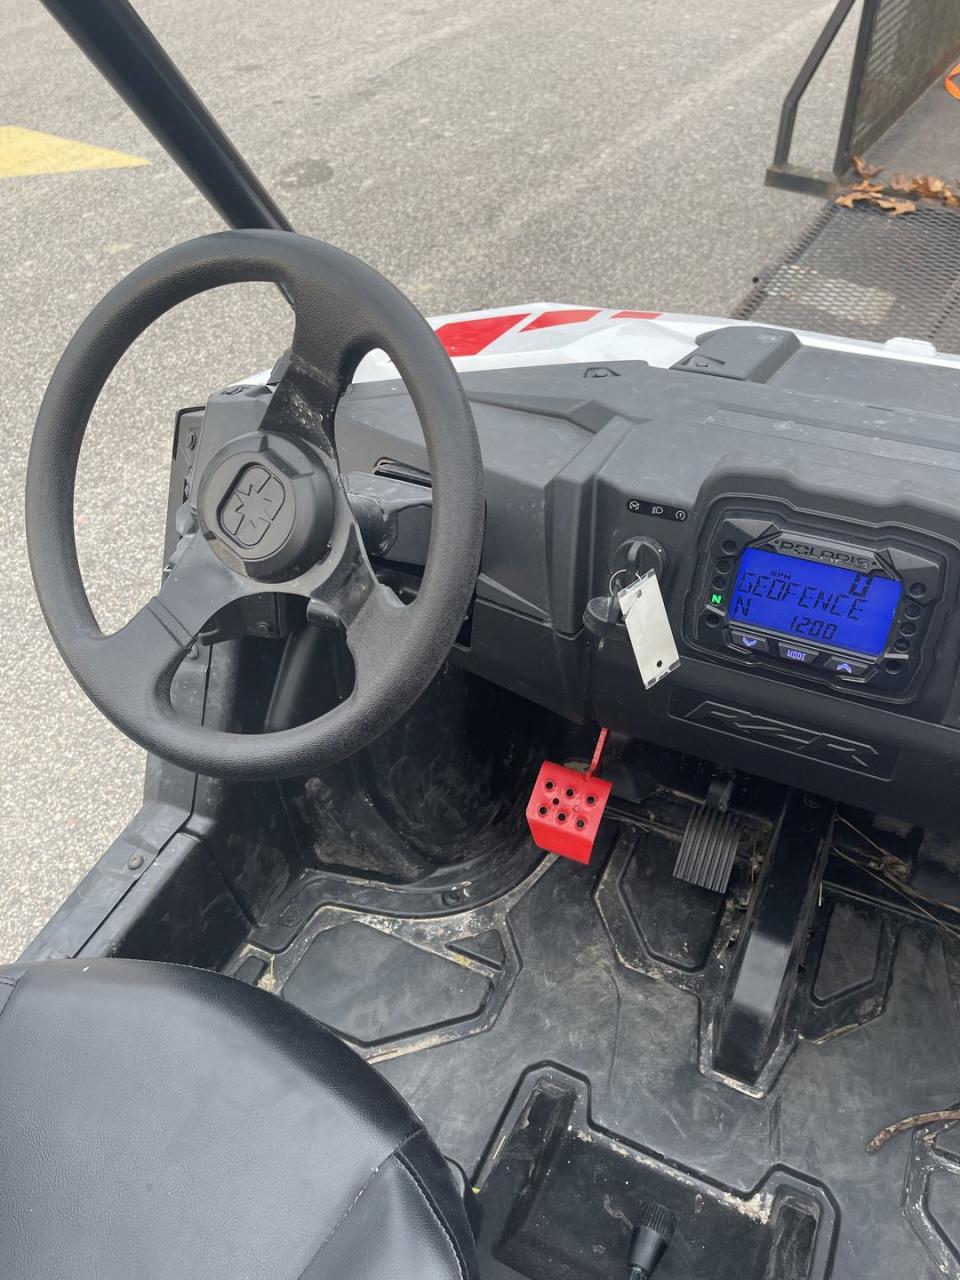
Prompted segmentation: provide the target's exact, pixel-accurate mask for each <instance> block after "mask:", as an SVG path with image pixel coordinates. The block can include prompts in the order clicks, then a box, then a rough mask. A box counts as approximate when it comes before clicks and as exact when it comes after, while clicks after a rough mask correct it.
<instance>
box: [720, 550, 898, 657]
mask: <svg viewBox="0 0 960 1280" xmlns="http://www.w3.org/2000/svg"><path fill="white" fill-rule="evenodd" d="M902 592H903V587H902V585H901V583H900V582H898V581H897V580H896V579H894V578H884V577H881V576H879V575H878V574H870V573H857V572H856V570H854V569H843V568H840V567H839V566H838V565H833V564H820V563H818V562H816V561H814V560H799V559H795V558H794V557H793V556H784V555H779V554H778V553H777V552H774V551H763V550H761V549H760V548H759V547H747V549H746V550H745V551H744V552H743V555H742V556H741V557H740V564H739V567H738V570H737V579H736V582H735V584H734V588H733V597H732V599H731V603H730V621H731V622H736V623H737V624H739V625H740V626H742V627H762V628H764V629H765V630H768V631H777V632H779V633H780V634H781V635H785V636H795V637H796V638H797V640H798V641H803V642H805V643H808V644H819V645H828V646H829V647H830V648H835V649H849V650H851V651H854V652H856V653H862V654H869V655H870V656H871V657H876V656H877V655H878V654H880V653H882V652H883V650H884V648H885V646H886V643H887V637H888V636H889V634H890V628H891V626H892V624H893V619H894V617H895V615H896V612H897V606H898V605H899V603H900V596H901V594H902Z"/></svg>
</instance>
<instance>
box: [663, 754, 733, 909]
mask: <svg viewBox="0 0 960 1280" xmlns="http://www.w3.org/2000/svg"><path fill="white" fill-rule="evenodd" d="M732 792H733V775H732V774H728V773H717V774H716V775H715V776H714V778H713V780H712V781H711V783H710V787H709V790H708V791H707V798H706V800H704V802H703V804H701V805H698V806H697V808H695V809H694V810H693V812H692V813H691V814H690V817H689V819H688V820H687V826H686V829H685V830H684V833H683V840H682V841H681V842H680V852H679V853H678V854H677V862H676V865H675V867H674V868H673V874H674V877H675V879H677V880H685V881H686V882H687V883H688V884H695V885H698V886H699V887H700V888H701V889H709V890H710V891H711V893H726V891H727V886H728V884H729V883H730V873H731V872H732V871H733V864H734V862H735V860H736V857H737V850H738V849H739V847H740V834H741V830H742V828H741V824H740V819H739V818H738V817H737V816H736V814H733V813H731V812H730V810H729V804H730V796H731V793H732Z"/></svg>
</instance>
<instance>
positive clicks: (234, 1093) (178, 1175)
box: [0, 960, 476, 1280]
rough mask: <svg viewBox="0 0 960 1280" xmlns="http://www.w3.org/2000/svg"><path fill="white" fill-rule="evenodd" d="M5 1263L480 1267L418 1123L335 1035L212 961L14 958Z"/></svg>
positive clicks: (8, 992) (427, 1277) (113, 1275)
mask: <svg viewBox="0 0 960 1280" xmlns="http://www.w3.org/2000/svg"><path fill="white" fill-rule="evenodd" d="M0 1276H2V1277H4V1280H7V1278H8V1277H9V1280H380V1278H381V1277H383V1278H384V1280H386V1277H391V1280H475V1276H476V1259H475V1250H474V1246H473V1241H472V1238H471V1235H470V1230H469V1226H468V1223H467V1216H466V1212H465V1209H464V1206H463V1203H462V1200H461V1199H460V1198H459V1195H458V1193H457V1191H456V1188H455V1186H454V1181H453V1178H452V1176H451V1174H450V1172H449V1170H448V1168H447V1166H446V1164H445V1162H444V1161H443V1159H442V1158H441V1156H440V1154H439V1153H438V1152H437V1150H436V1148H435V1147H434V1146H433V1144H432V1143H431V1141H430V1139H429V1138H428V1136H427V1134H426V1132H425V1131H424V1128H423V1125H422V1123H421V1122H420V1121H419V1120H418V1119H417V1117H416V1116H415V1115H414V1114H413V1113H412V1112H411V1111H410V1109H409V1108H408V1107H407V1106H406V1104H405V1103H404V1102H403V1101H402V1100H401V1099H400V1097H399V1096H398V1095H397V1094H396V1093H395V1092H394V1091H393V1089H392V1088H391V1087H390V1086H389V1085H388V1084H387V1083H386V1082H385V1081H384V1080H383V1079H382V1078H381V1077H380V1076H379V1075H378V1074H377V1073H376V1072H375V1071H374V1070H373V1068H371V1067H370V1066H368V1065H367V1064H366V1063H365V1062H363V1061H362V1060H361V1059H360V1058H358V1057H357V1055H356V1054H354V1053H353V1052H352V1051H351V1050H350V1049H348V1048H347V1047H346V1046H345V1045H343V1044H342V1043H341V1042H340V1041H339V1040H338V1039H337V1038H336V1037H335V1036H334V1035H332V1034H331V1033H330V1032H329V1031H327V1030H325V1029H324V1028H323V1027H321V1026H320V1025H319V1024H318V1023H316V1022H314V1021H313V1020H312V1019H311V1018H309V1017H308V1016H307V1015H306V1014H304V1013H302V1012H300V1011H299V1010H298V1009H295V1008H294V1007H292V1006H291V1005H288V1004H285V1003H284V1002H283V1001H281V1000H279V999H278V998H277V997H276V996H272V995H269V994H268V993H266V992H264V991H259V990H255V989H252V988H250V987H247V986H245V985H244V984H243V983H241V982H238V981H235V980H233V979H230V978H224V977H221V976H220V975H219V974H213V973H207V972H203V971H201V970H196V969H187V968H181V967H179V966H175V965H165V964H152V963H146V962H141V961H135V960H91V961H82V960H63V961H48V962H45V963H41V964H33V965H12V966H7V967H0Z"/></svg>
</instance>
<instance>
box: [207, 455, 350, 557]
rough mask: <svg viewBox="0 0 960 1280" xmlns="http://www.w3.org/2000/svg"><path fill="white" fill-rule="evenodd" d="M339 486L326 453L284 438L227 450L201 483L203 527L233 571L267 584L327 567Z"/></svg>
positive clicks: (210, 467)
mask: <svg viewBox="0 0 960 1280" xmlns="http://www.w3.org/2000/svg"><path fill="white" fill-rule="evenodd" d="M335 511H336V498H335V493H334V482H333V480H332V478H331V476H330V473H329V471H328V470H327V467H326V465H325V463H324V461H323V459H322V458H321V456H320V454H319V453H318V452H315V451H314V450H312V449H311V448H310V446H309V445H308V444H306V443H304V442H303V441H301V440H299V439H294V438H293V437H290V436H285V435H283V434H281V433H279V432H260V431H255V432H251V433H250V434H248V435H244V436H240V437H238V438H237V439H236V440H232V441H231V442H230V443H229V444H227V445H225V446H224V447H223V448H222V449H221V450H220V451H219V452H218V453H216V454H215V455H214V457H213V458H212V459H211V460H210V462H209V463H208V464H207V466H206V468H205V470H204V472H203V475H202V477H201V480H200V488H199V493H198V498H197V514H198V516H199V519H200V527H201V529H202V531H203V534H204V537H206V538H207V539H208V540H209V542H210V544H211V546H212V547H213V549H214V551H215V552H216V553H217V555H218V556H219V557H220V558H221V560H223V561H224V562H225V563H226V564H228V565H230V567H231V568H233V569H239V570H240V571H241V572H243V573H245V574H247V576H248V577H251V578H256V579H257V580H258V581H262V582H277V581H281V580H283V579H289V578H294V577H297V576H298V575H299V574H302V573H304V572H305V571H306V570H307V569H309V568H310V567H311V565H313V564H316V562H317V561H318V560H322V559H323V557H324V556H325V555H326V553H327V551H328V550H329V546H330V538H331V535H332V533H333V526H334V515H335Z"/></svg>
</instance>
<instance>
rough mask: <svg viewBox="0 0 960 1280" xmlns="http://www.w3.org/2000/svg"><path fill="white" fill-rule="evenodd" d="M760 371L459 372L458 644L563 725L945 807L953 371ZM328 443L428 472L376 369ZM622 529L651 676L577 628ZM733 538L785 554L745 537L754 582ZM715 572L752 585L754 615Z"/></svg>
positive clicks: (953, 758)
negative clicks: (658, 634)
mask: <svg viewBox="0 0 960 1280" xmlns="http://www.w3.org/2000/svg"><path fill="white" fill-rule="evenodd" d="M723 332H724V334H725V335H733V346H734V348H735V347H736V343H737V342H739V341H741V340H742V341H743V342H749V334H750V330H749V329H747V328H744V329H737V330H733V329H727V330H724V331H723ZM740 335H743V336H742V339H741V337H740ZM725 341H726V345H727V347H730V341H729V340H728V339H727V338H726V337H725ZM773 364H774V365H775V367H773V368H770V367H769V366H770V362H769V361H768V363H767V366H766V367H764V368H763V370H762V377H763V378H764V379H765V380H764V381H757V380H755V379H756V377H757V376H758V375H757V373H756V371H754V373H753V374H752V375H751V373H750V369H749V360H748V361H746V367H747V371H746V374H745V375H742V374H741V375H737V376H729V375H728V376H720V377H711V376H703V374H702V371H701V372H700V373H699V374H697V375H694V374H693V373H692V372H691V371H690V370H689V369H679V368H678V369H673V370H661V369H653V368H650V367H648V366H647V365H645V364H644V363H642V362H639V361H638V362H630V363H618V364H613V365H609V366H596V365H592V366H583V365H576V366H574V365H559V366H556V365H555V366H549V367H542V368H518V369H507V370H497V371H489V372H484V373H476V374H467V375H465V377H464V385H465V387H466V389H467V393H468V395H469V397H470V399H471V401H472V403H473V408H474V414H475V417H476V420H477V426H478V429H479V432H480V437H481V444H482V447H483V451H484V462H485V469H486V477H487V479H486V484H487V506H488V517H487V532H486V540H485V545H484V553H483V563H482V572H481V577H480V580H479V583H478V587H477V596H476V600H475V605H474V611H473V617H472V623H471V629H470V640H469V644H468V645H464V646H462V647H461V648H460V649H459V651H458V655H457V660H458V661H460V662H461V663H463V664H464V665H465V666H468V667H469V668H471V669H472V670H474V671H477V672H478V673H480V674H482V675H485V676H487V677H488V678H490V679H492V680H495V681H497V682H499V683H501V684H504V685H506V686H508V687H510V688H511V689H514V690H515V691H517V692H519V693H521V694H523V695H524V696H527V697H529V698H531V699H533V700H535V701H537V702H540V703H542V704H544V705H546V706H550V707H552V708H554V709H555V710H557V711H558V712H560V713H562V714H564V715H567V716H569V717H571V718H575V719H581V720H588V719H596V720H598V721H599V722H600V723H603V724H607V725H609V726H610V727H612V728H615V729H618V730H621V731H624V732H628V733H630V734H633V735H635V736H637V737H639V738H644V739H647V740H650V741H654V742H657V743H660V744H663V745H666V746H670V747H674V748H677V749H679V750H683V751H687V752H692V753H695V754H697V755H700V756H703V757H705V758H708V759H713V760H716V761H718V762H722V763H725V764H727V765H729V766H731V767H735V768H740V769H744V770H750V771H752V772H756V773H759V774H762V775H764V776H767V777H771V778H773V779H776V780H779V781H783V782H787V783H792V784H797V785H801V786H804V787H806V788H808V789H810V790H813V791H819V792H821V793H823V794H826V795H830V796H834V797H836V798H839V799H843V800H847V801H850V802H852V803H855V804H859V805H862V806H864V807H866V808H870V809H874V810H879V811H882V812H886V813H890V814H893V815H895V816H900V817H903V818H907V819H910V820H913V821H917V822H923V823H934V824H936V825H941V826H943V825H947V826H949V825H951V824H952V823H953V821H954V817H953V814H954V809H955V805H954V791H955V788H956V787H957V785H958V783H960V692H958V690H957V674H958V659H960V610H958V609H957V602H958V590H960V423H958V421H957V419H956V418H954V417H953V416H952V413H951V408H952V406H953V405H960V371H957V370H954V369H950V368H944V367H939V366H932V365H924V364H921V363H911V362H908V361H903V360H897V359H896V358H894V357H893V356H891V357H889V358H887V357H883V356H876V357H875V356H866V355H853V354H850V355H845V354H844V353H842V352H837V351H821V350H817V349H813V348H809V347H800V346H797V345H796V344H792V345H791V346H789V347H788V348H786V349H785V350H784V352H783V354H782V357H781V358H780V363H779V365H777V364H776V362H773ZM338 441H339V446H340V450H341V456H342V460H343V463H344V469H345V470H348V471H350V470H357V471H373V470H375V468H376V467H377V464H378V463H380V464H383V463H384V460H390V461H391V462H393V463H398V464H401V465H403V466H406V467H413V468H419V469H426V467H427V460H426V455H425V450H424V447H423V442H422V438H421V436H420V433H419V429H418V426H417V424H416V419H415V416H414V414H413V412H412V408H411V406H410V403H409V401H408V399H407V397H406V395H405V393H404V392H403V389H402V386H401V385H400V384H399V383H397V382H388V383H370V384H365V385H364V384H361V385H359V386H357V387H355V388H353V389H352V390H351V391H350V393H349V394H348V396H347V397H346V399H345V400H344V402H343V404H342V406H341V409H340V414H339V419H338ZM638 538H644V539H647V540H648V542H653V543H656V544H657V546H658V547H659V548H660V552H661V559H662V563H663V566H664V567H663V571H662V573H661V574H660V577H661V584H662V587H663V593H664V598H665V601H666V604H667V608H668V612H669V615H670V619H671V622H672V625H673V629H674V633H675V635H676V637H677V642H678V647H679V650H680V654H681V659H682V662H681V666H680V668H679V669H678V670H677V671H676V672H675V673H674V674H672V675H671V676H670V677H669V679H667V680H664V681H663V682H662V683H661V684H660V685H658V686H657V687H655V688H654V689H652V690H651V691H650V692H645V691H644V689H643V686H642V684H641V682H640V680H639V677H638V674H637V670H636V666H635V664H634V660H633V657H632V653H631V650H630V647H629V644H628V642H627V639H626V634H625V629H624V628H623V627H620V628H619V630H618V632H617V633H616V634H614V635H613V637H612V638H611V639H610V640H609V641H608V642H607V643H605V644H604V645H603V646H602V647H600V646H598V644H597V642H596V638H595V637H594V636H593V635H591V634H590V633H589V632H587V631H586V630H585V629H584V627H583V622H582V618H583V612H584V609H585V607H586V605H587V602H588V600H589V599H591V598H592V597H596V596H603V595H606V594H608V593H609V591H610V583H611V576H612V575H613V574H614V573H615V571H616V570H617V568H618V567H619V566H621V565H622V563H623V561H622V550H623V547H624V544H628V543H631V542H632V541H633V540H634V539H638ZM748 548H753V549H755V550H757V551H759V552H762V553H763V555H764V556H769V555H774V556H776V557H784V558H789V559H790V563H789V564H787V563H786V562H785V560H784V559H778V560H777V561H776V563H774V561H772V560H765V559H763V557H762V556H757V557H755V558H754V561H753V563H754V565H755V566H759V567H760V569H761V570H764V571H766V569H768V568H769V567H770V566H773V576H772V578H771V577H770V576H769V574H768V575H767V577H766V578H763V575H762V574H761V573H759V572H754V573H753V576H752V577H750V576H749V575H748V576H743V577H740V575H739V570H740V568H741V567H742V565H741V558H742V557H743V555H744V552H745V550H746V549H748ZM618 549H619V552H620V553H621V559H618ZM825 566H826V567H834V568H837V569H845V570H847V571H848V572H846V573H845V574H839V575H838V574H831V573H828V572H826V571H825ZM738 581H739V582H740V585H741V586H743V585H744V584H746V585H747V586H749V587H750V588H751V589H756V590H759V592H760V596H763V593H764V592H765V593H766V596H765V597H764V598H763V599H761V600H760V605H761V606H762V611H763V623H762V625H759V626H757V625H755V624H752V623H751V618H752V617H753V616H755V615H749V614H748V615H746V616H744V615H743V613H742V610H743V609H744V608H747V609H749V608H750V607H752V606H751V605H750V603H749V602H748V603H747V604H746V605H745V604H744V602H743V601H742V600H741V601H740V602H739V603H738V604H735V596H736V592H735V590H734V589H735V587H736V586H737V584H738ZM619 582H620V585H622V579H620V580H619ZM758 583H759V584H760V586H759V588H758V587H757V584H758ZM818 593H819V594H818ZM741 594H742V593H741ZM860 595H862V596H863V597H864V601H865V603H858V601H857V597H858V596H860ZM759 598H760V597H758V599H759ZM793 600H795V601H796V603H797V609H796V610H793V611H791V610H790V609H789V608H786V605H789V604H790V602H791V601H793ZM784 602H786V605H785V604H784ZM801 603H802V606H803V607H802V608H801V607H800V605H801ZM785 609H786V611H785ZM736 610H739V611H740V613H739V614H737V612H735V611H736ZM778 610H779V611H778ZM831 611H832V616H831V617H828V616H827V615H828V614H831ZM841 614H842V615H843V616H841ZM771 619H772V620H773V622H774V624H775V625H773V626H771V625H770V621H771ZM864 619H866V624H869V625H866V624H864ZM864 627H865V629H864ZM744 633H746V634H748V635H751V636H756V637H757V638H758V643H757V644H755V645H744V644H743V643H742V641H740V640H739V639H738V637H740V636H742V635H743V634H744ZM759 641H763V643H762V644H761V643H759ZM785 649H788V650H792V651H793V653H792V654H787V653H785V652H784V650H785ZM811 652H812V654H813V657H812V660H810V661H807V656H808V655H809V654H810V653H811ZM798 653H802V654H803V655H804V656H803V657H797V656H796V655H797V654H798ZM847 667H849V668H850V669H849V670H847V669H846V668H847Z"/></svg>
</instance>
